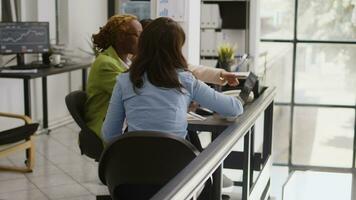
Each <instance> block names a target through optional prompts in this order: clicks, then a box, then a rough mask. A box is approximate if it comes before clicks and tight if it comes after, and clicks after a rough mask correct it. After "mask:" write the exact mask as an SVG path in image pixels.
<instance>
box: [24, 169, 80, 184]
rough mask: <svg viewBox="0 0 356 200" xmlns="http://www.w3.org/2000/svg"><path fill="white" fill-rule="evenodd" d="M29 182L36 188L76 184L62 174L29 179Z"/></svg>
mask: <svg viewBox="0 0 356 200" xmlns="http://www.w3.org/2000/svg"><path fill="white" fill-rule="evenodd" d="M29 180H30V181H31V182H32V183H33V184H34V185H36V186H37V187H38V188H45V187H53V186H59V185H73V184H76V182H75V181H74V180H73V179H72V178H71V177H70V176H68V175H66V174H64V173H63V174H50V175H47V176H37V177H30V178H29Z"/></svg>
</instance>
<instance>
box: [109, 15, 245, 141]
mask: <svg viewBox="0 0 356 200" xmlns="http://www.w3.org/2000/svg"><path fill="white" fill-rule="evenodd" d="M184 41H185V34H184V31H183V29H182V28H181V27H180V26H179V24H178V23H176V22H175V21H173V20H172V19H169V18H164V17H161V18H158V19H156V20H154V21H153V22H152V23H150V24H149V25H148V26H147V28H146V29H144V31H143V32H142V34H141V36H140V39H139V47H138V53H137V55H136V57H135V59H134V60H133V63H132V65H131V67H130V69H129V72H128V73H124V74H122V75H121V76H119V77H118V78H117V82H116V85H115V87H114V90H113V94H112V96H111V100H110V104H109V109H108V112H107V115H106V118H105V121H104V125H103V128H102V133H103V136H104V140H105V141H106V142H110V141H112V140H113V139H114V138H115V137H117V136H119V135H121V134H122V127H123V123H124V120H125V118H126V119H127V122H128V130H129V131H138V130H149V131H161V132H166V133H171V134H176V135H177V136H180V137H182V138H185V136H186V134H187V126H188V123H187V109H188V107H189V104H190V102H191V101H196V102H198V103H199V104H200V105H202V106H203V107H206V108H209V109H211V110H214V111H215V112H217V113H219V114H220V115H222V116H226V117H235V116H238V115H240V114H241V113H242V112H243V107H242V104H241V102H240V101H239V100H238V99H236V98H234V97H230V96H226V95H223V94H221V93H219V92H216V91H215V90H213V89H212V88H210V87H209V86H207V85H206V84H205V83H203V82H201V81H199V80H197V79H196V78H195V77H194V76H193V75H192V73H191V72H189V71H188V66H187V62H186V60H185V58H184V56H183V54H182V51H181V50H182V46H183V44H184Z"/></svg>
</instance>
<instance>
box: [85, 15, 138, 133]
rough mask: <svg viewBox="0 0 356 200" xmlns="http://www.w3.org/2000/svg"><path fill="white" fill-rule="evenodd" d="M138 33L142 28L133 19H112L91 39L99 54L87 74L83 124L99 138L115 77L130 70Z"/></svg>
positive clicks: (125, 16)
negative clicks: (86, 98)
mask: <svg viewBox="0 0 356 200" xmlns="http://www.w3.org/2000/svg"><path fill="white" fill-rule="evenodd" d="M141 32H142V26H141V24H140V22H139V21H137V18H136V17H135V16H133V15H115V16H112V17H111V18H110V19H109V20H108V22H107V23H106V24H105V26H104V27H101V28H100V31H99V33H97V34H93V36H92V41H93V44H94V48H95V49H96V50H97V51H98V52H99V54H98V55H97V57H96V59H95V61H94V63H93V65H92V67H91V70H90V73H89V78H88V86H87V94H88V100H87V102H86V105H85V120H86V122H87V125H88V127H89V128H90V129H91V130H93V131H94V132H95V133H96V134H97V135H98V136H99V137H100V138H102V136H101V126H102V124H103V121H104V118H105V115H106V112H107V109H108V106H109V101H110V97H111V93H112V90H113V87H114V85H115V83H116V77H117V76H118V75H120V74H121V73H123V72H125V71H126V70H127V69H128V66H130V64H131V61H130V57H131V56H132V55H133V54H135V53H136V48H137V43H138V38H139V36H140V34H141Z"/></svg>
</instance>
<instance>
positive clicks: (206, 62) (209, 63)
mask: <svg viewBox="0 0 356 200" xmlns="http://www.w3.org/2000/svg"><path fill="white" fill-rule="evenodd" d="M217 64H218V60H217V59H201V60H200V65H203V66H206V67H213V68H215V67H216V65H217Z"/></svg>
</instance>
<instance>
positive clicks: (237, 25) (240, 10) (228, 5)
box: [203, 1, 248, 29]
mask: <svg viewBox="0 0 356 200" xmlns="http://www.w3.org/2000/svg"><path fill="white" fill-rule="evenodd" d="M203 3H206V4H219V10H220V15H221V19H222V25H221V28H222V29H246V28H247V26H246V22H247V20H246V16H247V12H246V10H247V7H248V5H247V1H203Z"/></svg>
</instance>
